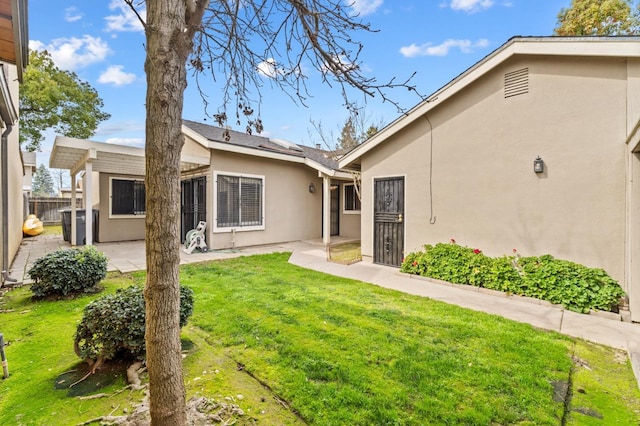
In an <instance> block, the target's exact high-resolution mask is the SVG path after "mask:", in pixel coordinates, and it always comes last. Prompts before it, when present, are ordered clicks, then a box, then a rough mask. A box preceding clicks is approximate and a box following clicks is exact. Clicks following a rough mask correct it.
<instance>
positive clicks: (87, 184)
mask: <svg viewBox="0 0 640 426" xmlns="http://www.w3.org/2000/svg"><path fill="white" fill-rule="evenodd" d="M83 180H84V185H83V188H82V196H83V197H84V209H85V223H84V225H85V234H84V235H85V239H86V241H85V245H87V246H90V245H92V244H93V199H92V192H93V191H92V189H93V163H92V162H91V161H87V162H86V163H85V166H84V177H83Z"/></svg>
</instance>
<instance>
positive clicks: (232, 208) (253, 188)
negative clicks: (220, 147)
mask: <svg viewBox="0 0 640 426" xmlns="http://www.w3.org/2000/svg"><path fill="white" fill-rule="evenodd" d="M262 185H263V180H262V179H261V178H250V177H244V176H227V175H218V182H217V188H218V189H217V194H216V196H217V202H218V206H217V210H218V211H217V214H218V219H217V226H218V227H219V228H228V227H242V226H260V225H262Z"/></svg>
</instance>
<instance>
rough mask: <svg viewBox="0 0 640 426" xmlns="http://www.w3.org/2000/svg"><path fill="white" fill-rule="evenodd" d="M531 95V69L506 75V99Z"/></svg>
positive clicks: (523, 69)
mask: <svg viewBox="0 0 640 426" xmlns="http://www.w3.org/2000/svg"><path fill="white" fill-rule="evenodd" d="M527 93H529V68H522V69H521V70H517V71H511V72H508V73H506V74H505V75H504V98H505V99H506V98H510V97H512V96H518V95H525V94H527Z"/></svg>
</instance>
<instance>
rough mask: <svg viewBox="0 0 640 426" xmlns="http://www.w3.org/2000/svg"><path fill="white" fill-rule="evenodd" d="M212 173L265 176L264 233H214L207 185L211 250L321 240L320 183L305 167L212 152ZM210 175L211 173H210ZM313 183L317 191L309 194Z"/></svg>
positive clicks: (209, 192) (211, 205)
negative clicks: (213, 171) (310, 185)
mask: <svg viewBox="0 0 640 426" xmlns="http://www.w3.org/2000/svg"><path fill="white" fill-rule="evenodd" d="M211 164H212V169H213V170H215V171H216V172H219V173H225V172H227V173H243V174H250V175H258V176H264V177H265V181H264V185H265V197H264V203H265V229H264V230H258V231H242V230H241V229H240V228H239V229H238V230H237V232H235V236H234V234H233V233H231V232H214V226H213V224H214V220H215V219H214V216H215V214H214V212H215V210H214V200H213V194H214V192H213V182H211V184H209V183H208V184H207V188H208V191H207V192H208V194H211V198H210V199H208V200H207V216H208V230H209V232H208V240H207V243H208V244H209V247H210V248H212V249H222V248H229V247H231V246H235V247H243V246H252V245H260V244H272V243H279V242H287V241H298V240H305V239H317V238H321V237H322V207H321V206H322V191H321V188H322V179H321V178H319V177H318V173H317V172H316V171H315V170H313V169H311V168H309V167H308V166H305V165H304V164H294V163H290V162H285V161H280V160H273V159H267V158H258V157H253V156H249V155H242V154H235V153H229V152H221V151H214V152H213V153H212V157H211ZM212 174H213V173H212ZM311 182H313V183H314V185H315V187H316V191H315V193H313V194H312V193H310V192H309V184H310V183H311Z"/></svg>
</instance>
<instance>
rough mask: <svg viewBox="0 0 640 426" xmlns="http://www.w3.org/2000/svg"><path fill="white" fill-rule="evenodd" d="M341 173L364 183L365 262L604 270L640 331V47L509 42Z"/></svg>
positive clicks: (606, 42) (362, 149)
mask: <svg viewBox="0 0 640 426" xmlns="http://www.w3.org/2000/svg"><path fill="white" fill-rule="evenodd" d="M536 160H538V161H536ZM339 166H340V167H341V168H351V169H354V170H359V171H361V173H362V215H361V219H362V225H361V229H362V239H361V241H362V255H363V258H364V259H366V260H368V261H372V262H375V263H380V264H385V265H392V266H399V265H400V262H401V261H402V257H403V254H404V253H406V252H410V251H415V250H419V249H421V248H422V246H423V245H424V244H434V243H437V242H448V241H449V240H450V239H451V238H455V240H456V241H457V242H458V243H459V244H462V245H465V246H469V247H476V248H479V249H481V250H483V252H485V253H486V254H488V255H491V256H501V255H510V254H512V250H513V249H514V248H515V249H517V250H518V252H519V253H521V254H522V255H541V254H545V253H549V254H551V255H553V256H555V257H557V258H560V259H567V260H572V261H575V262H579V263H582V264H584V265H587V266H590V267H600V268H604V269H605V270H606V271H607V272H608V273H609V274H610V275H611V276H612V277H613V278H615V279H616V280H618V281H619V282H620V283H621V285H622V286H623V288H624V289H625V290H626V291H627V292H628V294H629V296H630V305H631V312H632V319H633V320H634V321H640V266H639V265H640V184H639V182H640V38H637V37H619V38H617V37H575V38H571V37H531V38H523V37H515V38H512V39H510V40H509V41H507V42H506V43H505V44H504V45H503V46H501V47H500V48H498V49H497V50H495V51H494V52H492V53H491V54H490V55H488V56H487V57H485V58H484V59H482V60H481V61H480V62H478V63H477V64H475V65H474V66H472V67H471V68H469V69H468V70H467V71H465V72H464V73H462V74H461V75H459V76H458V77H456V78H455V79H454V80H452V81H451V82H450V83H448V84H447V85H446V86H444V87H442V88H441V89H439V90H438V91H436V92H435V93H434V94H433V95H431V96H430V97H429V98H428V99H427V100H426V101H424V102H422V103H420V104H419V105H417V106H416V107H414V108H413V109H412V110H411V111H410V112H409V113H408V114H407V115H404V116H402V117H400V118H398V119H397V120H396V121H394V122H393V123H391V124H390V125H389V126H387V127H386V128H384V129H382V130H381V131H380V132H379V133H377V134H376V135H374V136H373V137H372V138H371V139H369V140H368V141H366V142H365V143H364V144H362V145H360V146H358V147H357V148H355V149H353V150H352V151H350V152H349V153H348V154H346V155H345V156H344V157H343V158H341V159H340V161H339Z"/></svg>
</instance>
